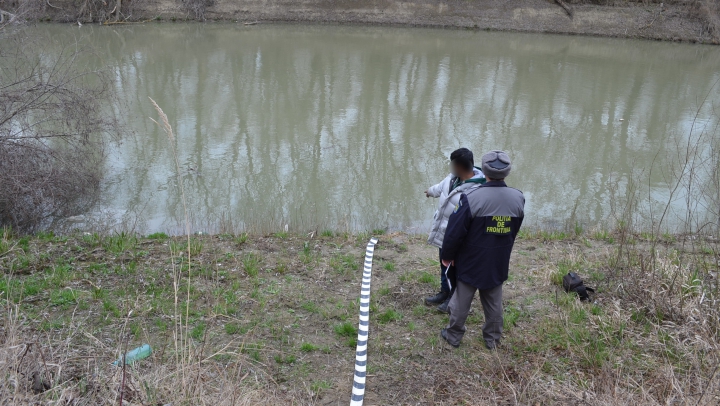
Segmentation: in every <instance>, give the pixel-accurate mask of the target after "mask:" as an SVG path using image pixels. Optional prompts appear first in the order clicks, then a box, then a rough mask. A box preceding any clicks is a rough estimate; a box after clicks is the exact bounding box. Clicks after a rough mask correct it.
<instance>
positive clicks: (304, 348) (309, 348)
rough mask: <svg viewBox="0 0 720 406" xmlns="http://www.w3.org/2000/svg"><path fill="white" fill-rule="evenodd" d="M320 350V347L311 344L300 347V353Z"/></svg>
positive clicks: (303, 344)
mask: <svg viewBox="0 0 720 406" xmlns="http://www.w3.org/2000/svg"><path fill="white" fill-rule="evenodd" d="M319 349H320V347H318V346H317V345H314V344H311V343H302V345H301V346H300V351H302V352H313V351H317V350H319Z"/></svg>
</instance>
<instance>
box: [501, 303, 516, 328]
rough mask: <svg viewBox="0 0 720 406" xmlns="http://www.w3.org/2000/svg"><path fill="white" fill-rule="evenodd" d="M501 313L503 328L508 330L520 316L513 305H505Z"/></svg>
mask: <svg viewBox="0 0 720 406" xmlns="http://www.w3.org/2000/svg"><path fill="white" fill-rule="evenodd" d="M503 313H504V314H503V328H504V329H505V330H510V329H511V328H513V327H515V325H516V324H517V322H518V319H519V318H520V310H519V309H518V308H516V307H513V306H506V307H505V309H504V312H503Z"/></svg>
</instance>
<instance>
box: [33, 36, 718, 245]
mask: <svg viewBox="0 0 720 406" xmlns="http://www.w3.org/2000/svg"><path fill="white" fill-rule="evenodd" d="M33 29H34V30H40V31H47V32H50V33H51V34H52V36H53V37H55V38H56V39H57V40H58V41H61V42H70V41H78V42H79V43H86V44H90V45H92V46H93V47H95V48H96V49H97V51H98V53H99V55H101V56H102V60H103V63H104V64H106V65H108V66H110V67H111V69H112V70H113V71H114V78H115V84H116V86H117V89H118V91H119V93H120V97H121V98H122V99H123V100H124V107H123V109H125V110H123V111H124V113H123V116H124V117H123V121H124V123H125V124H126V125H127V127H128V129H129V130H130V131H131V132H132V134H131V135H129V136H128V137H127V138H126V139H125V140H124V141H123V142H122V143H121V144H118V145H113V147H112V148H111V150H110V151H109V158H108V161H107V169H106V175H105V180H104V184H103V192H102V193H103V195H102V197H101V199H100V203H99V204H98V205H97V207H96V208H95V210H94V211H93V212H92V213H88V214H87V215H88V216H108V217H111V218H114V219H116V220H118V221H120V220H123V219H124V220H125V223H126V224H133V225H134V226H136V227H137V228H138V229H140V230H142V231H143V232H152V231H166V232H177V231H179V230H181V228H182V227H181V226H179V224H181V223H182V221H183V205H182V200H181V198H180V194H179V192H178V187H177V186H178V185H177V181H176V176H175V162H174V158H173V155H172V152H171V149H170V148H169V143H168V140H167V138H166V137H165V134H164V133H163V132H162V131H161V130H160V129H159V128H158V127H157V126H156V125H155V124H154V123H153V122H152V121H151V120H150V119H149V117H156V114H155V112H154V110H153V108H152V106H151V104H150V102H149V100H148V96H149V97H152V98H153V99H155V100H156V101H157V102H158V104H159V105H160V106H161V107H162V108H163V109H164V110H165V112H166V113H167V115H168V116H169V118H170V122H171V124H172V125H173V128H174V130H175V133H176V136H177V141H176V148H177V151H178V154H179V161H180V171H181V176H182V181H183V184H184V186H185V190H186V195H187V203H188V208H189V211H190V212H191V218H192V222H193V230H194V231H205V232H217V231H223V230H229V229H234V230H240V229H251V230H255V231H273V230H281V229H284V228H285V227H287V228H288V230H290V231H303V232H310V231H312V230H320V231H322V230H324V229H334V230H341V231H344V230H348V231H358V230H371V229H389V230H403V231H408V232H425V231H426V230H427V229H428V228H429V225H430V221H431V218H432V214H433V212H434V209H435V204H436V202H435V201H433V200H432V199H426V198H425V196H424V194H423V191H424V190H425V189H426V188H427V187H428V186H430V185H432V184H433V183H436V182H439V181H440V180H441V179H442V178H443V177H444V176H446V175H447V173H448V155H449V154H450V152H451V151H452V150H454V149H456V148H458V147H461V146H464V147H468V148H470V149H472V150H473V151H474V152H475V153H476V157H477V159H478V160H479V157H480V155H481V154H482V152H483V151H486V150H489V149H504V150H506V151H508V152H509V154H510V156H511V157H512V159H513V160H514V161H513V171H512V174H511V175H510V177H509V178H508V184H510V185H511V186H513V187H516V188H519V189H521V190H522V191H523V192H524V193H525V196H526V200H527V205H526V212H527V217H526V224H528V225H530V226H533V227H545V228H548V227H552V228H566V227H570V228H572V227H574V226H575V225H576V224H578V225H581V226H582V227H583V228H584V229H593V228H601V227H612V226H614V225H615V224H616V223H617V221H618V219H619V218H620V217H621V215H622V212H623V210H624V207H625V204H626V203H627V200H628V197H629V196H635V197H636V199H637V204H636V205H635V206H634V208H633V212H634V216H635V218H636V220H637V221H638V224H640V223H642V222H645V224H648V223H647V222H652V221H657V219H658V218H659V215H660V214H661V213H662V211H663V209H664V204H665V203H667V202H668V200H669V199H670V200H672V201H671V202H670V206H669V211H668V212H667V214H666V216H665V218H664V220H663V221H664V222H665V223H664V224H665V225H666V227H668V228H673V227H674V228H678V227H682V226H683V225H685V224H687V220H688V217H687V214H688V209H690V210H691V211H692V216H696V217H697V219H695V220H693V221H701V220H700V219H701V218H702V219H706V218H707V219H710V220H712V219H715V221H717V208H716V207H710V206H708V205H707V202H708V201H709V200H703V199H706V198H707V195H712V193H714V192H713V190H715V189H713V188H715V187H716V186H717V180H715V181H714V182H715V183H713V179H712V173H711V172H712V171H710V172H708V171H707V170H706V171H704V172H703V173H702V174H700V173H697V174H696V176H695V178H693V182H694V183H692V184H691V185H690V186H691V187H689V188H684V187H683V188H680V189H681V190H677V189H674V186H675V185H676V184H677V183H678V177H677V176H676V175H677V173H680V172H678V171H682V170H683V169H682V167H681V166H680V164H681V163H682V162H680V161H682V159H681V156H682V153H678V151H682V149H683V148H684V147H686V146H687V145H688V143H691V144H693V145H698V148H697V149H696V152H697V153H696V155H699V156H701V157H704V158H703V159H705V161H703V162H707V160H708V159H710V158H712V157H713V156H714V155H717V153H716V152H713V151H712V150H711V149H710V146H711V144H712V140H713V139H717V137H718V136H720V133H718V134H715V135H713V134H714V133H713V131H714V127H715V126H717V124H718V115H717V114H718V113H720V106H718V104H720V103H719V102H720V85H716V82H718V79H719V78H720V48H719V47H712V46H701V45H690V44H675V43H660V42H647V41H638V40H618V39H602V38H589V37H575V36H555V35H536V34H515V33H491V32H472V31H455V30H439V29H412V28H392V27H357V26H351V27H339V26H301V25H255V26H244V25H241V24H231V23H227V24H207V25H202V24H179V23H178V24H173V23H163V24H155V23H151V24H146V25H132V26H114V27H100V26H91V25H83V26H82V27H77V26H69V25H64V26H61V25H40V26H37V27H34V28H33ZM704 101H705V102H704ZM703 102H704V103H703ZM703 137H706V138H707V139H704V138H703ZM713 137H714V138H713ZM713 154H714V155H713ZM680 181H681V182H683V180H682V179H680ZM713 185H715V186H713ZM673 191H674V192H673ZM708 191H710V192H708Z"/></svg>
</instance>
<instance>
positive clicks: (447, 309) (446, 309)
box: [436, 298, 450, 314]
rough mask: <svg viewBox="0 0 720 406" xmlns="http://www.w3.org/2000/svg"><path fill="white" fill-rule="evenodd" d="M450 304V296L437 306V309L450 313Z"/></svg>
mask: <svg viewBox="0 0 720 406" xmlns="http://www.w3.org/2000/svg"><path fill="white" fill-rule="evenodd" d="M448 304H450V298H447V299H445V301H444V302H442V304H441V305H440V306H438V307H437V308H436V309H437V311H439V312H440V313H447V314H450V308H448Z"/></svg>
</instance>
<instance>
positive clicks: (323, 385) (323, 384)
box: [310, 381, 332, 393]
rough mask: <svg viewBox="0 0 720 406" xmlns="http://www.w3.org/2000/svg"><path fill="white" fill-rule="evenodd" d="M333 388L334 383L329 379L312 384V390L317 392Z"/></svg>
mask: <svg viewBox="0 0 720 406" xmlns="http://www.w3.org/2000/svg"><path fill="white" fill-rule="evenodd" d="M330 388H332V384H331V383H330V382H328V381H315V382H313V383H312V384H311V385H310V390H311V391H313V392H315V393H317V392H321V391H325V390H328V389H330Z"/></svg>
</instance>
